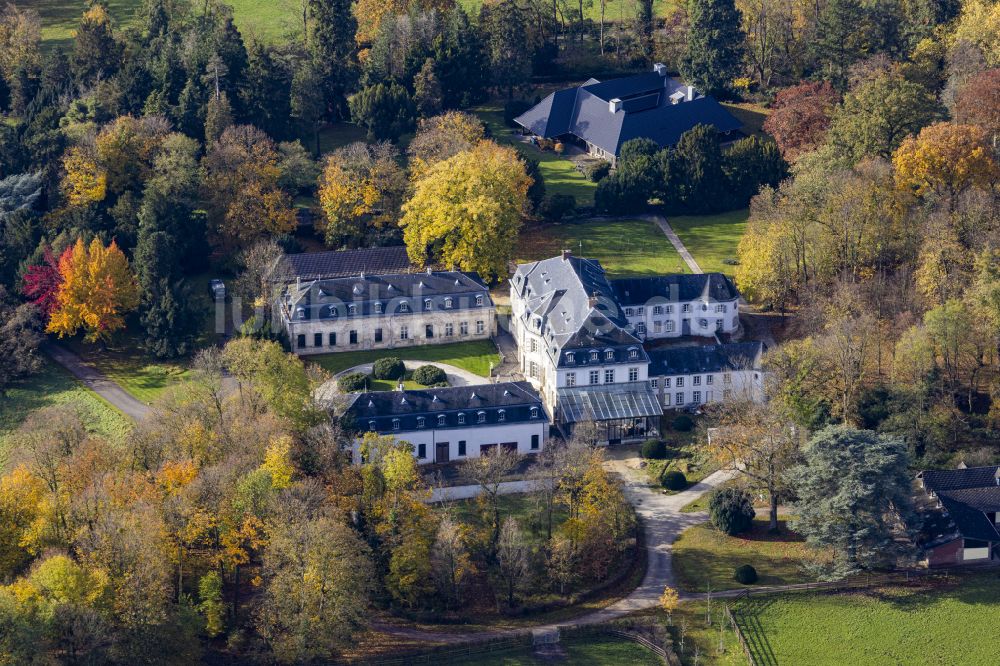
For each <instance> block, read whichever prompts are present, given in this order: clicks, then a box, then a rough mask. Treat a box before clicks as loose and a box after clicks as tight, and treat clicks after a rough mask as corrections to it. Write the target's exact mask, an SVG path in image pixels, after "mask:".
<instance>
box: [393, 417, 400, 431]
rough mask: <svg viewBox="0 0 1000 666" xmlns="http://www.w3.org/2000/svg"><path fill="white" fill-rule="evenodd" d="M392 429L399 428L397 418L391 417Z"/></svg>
mask: <svg viewBox="0 0 1000 666" xmlns="http://www.w3.org/2000/svg"><path fill="white" fill-rule="evenodd" d="M392 429H393V430H399V419H393V420H392Z"/></svg>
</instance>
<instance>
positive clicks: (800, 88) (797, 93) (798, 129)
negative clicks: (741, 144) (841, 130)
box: [764, 81, 840, 162]
mask: <svg viewBox="0 0 1000 666" xmlns="http://www.w3.org/2000/svg"><path fill="white" fill-rule="evenodd" d="M839 99H840V96H839V95H838V94H837V92H836V91H835V90H834V89H833V86H831V85H830V84H829V83H827V82H825V81H824V82H803V83H800V84H798V85H796V86H791V87H789V88H784V89H782V90H779V91H778V94H777V95H775V97H774V104H773V105H772V107H771V109H772V110H771V113H770V115H768V116H767V119H766V120H765V121H764V131H765V132H767V133H768V134H770V135H771V136H772V137H774V141H775V143H777V144H778V148H780V149H781V154H782V155H784V156H785V159H786V160H788V161H789V162H794V161H795V158H797V157H798V156H799V155H800V154H802V153H804V152H808V151H810V150H814V149H816V148H817V147H819V145H820V144H822V143H823V140H824V139H825V137H826V131H827V128H829V126H830V116H831V114H832V113H833V109H834V107H835V106H836V105H837V102H838V101H839Z"/></svg>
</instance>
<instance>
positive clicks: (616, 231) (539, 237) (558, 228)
mask: <svg viewBox="0 0 1000 666" xmlns="http://www.w3.org/2000/svg"><path fill="white" fill-rule="evenodd" d="M563 249H569V250H572V251H573V252H574V254H577V255H578V256H582V257H587V258H590V259H598V260H600V262H601V265H602V266H604V268H605V270H607V272H608V275H609V276H611V277H629V276H643V275H660V274H663V273H686V272H688V271H687V266H686V265H685V264H684V260H683V259H681V257H680V255H679V254H677V251H676V250H675V249H674V246H673V245H671V244H670V241H669V240H667V237H666V236H664V235H663V232H662V231H661V230H660V228H659V227H658V226H656V224H655V223H653V222H649V221H647V220H636V219H603V218H591V219H588V220H585V221H582V222H564V223H560V224H547V225H545V226H542V227H538V228H534V229H524V230H522V231H521V236H520V238H519V239H518V246H517V261H518V262H519V263H520V262H525V261H537V260H539V259H546V258H548V257H554V256H556V255H558V254H559V252H560V251H561V250H563Z"/></svg>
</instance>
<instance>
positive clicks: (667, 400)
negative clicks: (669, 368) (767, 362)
mask: <svg viewBox="0 0 1000 666" xmlns="http://www.w3.org/2000/svg"><path fill="white" fill-rule="evenodd" d="M649 381H650V384H651V385H652V387H653V389H654V390H655V391H656V394H657V396H658V399H659V403H660V405H662V406H663V408H664V409H681V408H684V407H691V406H695V405H707V404H710V403H714V402H722V401H725V400H730V399H734V398H741V397H748V398H750V399H751V400H754V401H759V400H761V399H762V398H763V395H764V392H763V382H762V373H761V371H760V370H759V369H756V370H755V369H753V368H748V369H745V370H736V369H734V370H727V371H724V372H705V373H689V374H681V375H661V376H658V377H650V379H649Z"/></svg>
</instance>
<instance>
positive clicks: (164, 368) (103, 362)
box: [60, 335, 191, 404]
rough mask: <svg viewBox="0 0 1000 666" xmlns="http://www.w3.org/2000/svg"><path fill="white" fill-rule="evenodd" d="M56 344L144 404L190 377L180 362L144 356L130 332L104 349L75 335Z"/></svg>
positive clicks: (186, 368) (188, 369) (188, 370)
mask: <svg viewBox="0 0 1000 666" xmlns="http://www.w3.org/2000/svg"><path fill="white" fill-rule="evenodd" d="M60 344H63V345H65V346H66V347H68V348H69V349H71V350H72V351H74V352H75V353H76V354H78V355H79V356H80V357H81V358H82V359H83V360H84V361H86V362H87V363H88V364H89V365H91V366H93V367H94V368H96V369H97V370H99V371H101V372H102V373H104V374H105V375H107V376H108V378H109V379H111V380H112V381H114V382H115V383H116V384H118V385H119V386H121V387H122V388H123V389H125V390H126V391H128V392H129V393H130V394H132V395H133V396H134V397H135V398H136V399H138V400H141V401H142V402H144V403H146V404H150V403H152V402H153V401H154V400H156V398H158V397H159V396H160V394H162V393H163V391H165V390H166V389H168V388H170V387H171V386H176V385H177V384H179V383H180V382H182V381H184V380H186V379H190V378H191V370H190V368H188V367H187V366H186V365H185V364H184V363H183V362H167V361H157V360H155V359H154V358H153V357H151V356H146V355H144V353H143V352H142V351H141V347H140V346H139V342H138V341H137V340H136V339H134V338H133V337H131V336H127V335H126V336H122V337H121V338H120V339H116V340H115V341H113V342H112V343H110V344H108V345H107V346H106V347H105V348H104V349H101V348H100V347H99V346H97V345H89V344H84V343H83V342H80V340H79V339H78V338H73V339H70V340H63V341H62V342H60Z"/></svg>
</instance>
